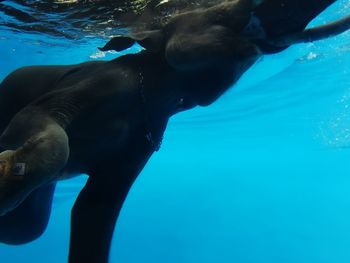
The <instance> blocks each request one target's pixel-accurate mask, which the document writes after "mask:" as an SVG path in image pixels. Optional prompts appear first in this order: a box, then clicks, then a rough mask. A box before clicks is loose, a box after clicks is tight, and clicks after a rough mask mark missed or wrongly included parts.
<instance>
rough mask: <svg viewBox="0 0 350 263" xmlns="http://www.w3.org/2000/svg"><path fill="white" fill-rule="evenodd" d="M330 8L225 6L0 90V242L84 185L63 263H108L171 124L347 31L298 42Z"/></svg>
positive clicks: (28, 70) (320, 1) (300, 2)
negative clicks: (75, 180)
mask: <svg viewBox="0 0 350 263" xmlns="http://www.w3.org/2000/svg"><path fill="white" fill-rule="evenodd" d="M334 2H335V0H333V1H331V0H308V1H305V0H266V1H251V0H241V1H224V2H223V3H221V4H217V5H215V6H212V7H210V8H206V9H199V10H194V11H188V12H185V13H182V14H178V15H176V16H174V17H173V18H172V19H170V20H169V21H168V22H167V23H166V24H165V25H164V26H163V27H161V28H159V29H156V30H152V31H148V32H145V31H144V32H137V33H133V34H131V35H129V36H119V37H117V38H114V39H112V40H111V41H110V42H109V43H107V44H106V46H105V47H103V48H101V49H102V50H111V49H114V50H121V49H124V48H127V47H128V46H131V45H132V44H133V43H134V42H135V41H136V42H139V43H140V44H141V45H142V46H144V47H145V50H143V51H142V52H140V53H138V54H129V55H124V56H121V57H119V58H117V59H114V60H111V61H107V62H105V61H94V62H86V63H82V64H78V65H70V66H32V67H24V68H20V69H18V70H16V71H14V72H13V73H11V74H10V75H9V76H7V77H6V78H5V79H4V81H3V82H2V83H1V87H0V130H1V132H2V134H1V136H0V147H1V153H0V214H1V216H0V242H2V243H5V244H13V245H19V244H24V243H27V242H30V241H32V240H34V239H36V238H38V237H39V236H40V235H41V234H42V233H43V232H44V230H45V228H46V225H47V222H48V219H49V215H50V210H51V202H52V196H53V193H54V189H55V184H56V182H57V181H58V180H63V179H67V178H69V177H72V176H74V175H77V174H80V173H86V174H87V175H88V176H89V178H88V180H87V183H86V185H85V186H84V188H83V189H82V191H81V192H80V194H79V196H78V198H77V200H76V202H75V204H74V206H73V208H72V211H71V233H70V249H69V262H70V263H81V262H90V263H106V262H108V257H109V251H110V244H111V239H112V235H113V230H114V227H115V223H116V220H117V218H118V214H119V212H120V209H121V207H122V205H123V202H124V200H125V198H126V196H127V194H128V191H129V189H130V188H131V186H132V184H133V183H134V181H135V179H136V178H137V176H138V174H139V173H140V172H141V171H142V169H143V168H144V166H145V165H146V163H147V161H148V160H149V158H150V157H151V155H152V154H153V153H154V152H155V151H158V150H159V148H160V145H161V142H162V136H163V133H164V130H165V128H166V126H167V122H168V120H169V118H170V117H171V116H173V115H174V114H176V113H178V112H181V111H185V110H189V109H191V108H193V107H196V106H208V105H210V104H212V103H213V102H215V101H216V100H217V99H218V98H219V97H220V96H221V95H222V94H223V93H224V92H225V91H226V90H227V89H228V88H229V87H230V86H232V85H233V84H234V83H235V82H236V81H237V80H238V79H239V78H240V76H241V75H242V74H243V73H244V72H245V71H246V70H247V69H248V68H249V67H250V66H251V65H253V64H254V63H255V62H256V61H257V59H259V58H260V57H261V56H262V55H264V54H268V53H275V52H280V51H281V50H283V49H285V48H287V47H288V46H289V45H292V44H294V43H298V42H303V41H313V40H318V39H322V38H325V37H329V36H331V35H333V34H337V33H340V32H342V31H344V30H346V29H347V28H348V27H349V23H348V20H349V19H348V18H345V19H343V20H341V21H338V22H335V23H333V24H329V25H325V26H321V27H317V28H314V29H310V30H305V27H306V26H307V24H308V23H309V22H310V21H311V20H312V19H313V18H315V17H316V16H317V15H318V14H319V13H321V12H322V11H323V10H325V9H326V8H327V7H328V6H330V5H331V4H332V3H334Z"/></svg>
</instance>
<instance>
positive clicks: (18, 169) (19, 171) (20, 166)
mask: <svg viewBox="0 0 350 263" xmlns="http://www.w3.org/2000/svg"><path fill="white" fill-rule="evenodd" d="M25 171H26V164H25V163H15V164H14V166H13V168H12V174H13V175H16V176H23V175H24V174H25Z"/></svg>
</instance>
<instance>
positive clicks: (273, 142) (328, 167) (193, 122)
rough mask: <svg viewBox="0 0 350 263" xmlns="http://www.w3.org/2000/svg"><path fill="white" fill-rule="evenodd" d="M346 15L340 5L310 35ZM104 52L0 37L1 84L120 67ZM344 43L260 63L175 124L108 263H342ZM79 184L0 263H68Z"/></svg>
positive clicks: (304, 48)
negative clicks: (48, 73) (17, 72)
mask: <svg viewBox="0 0 350 263" xmlns="http://www.w3.org/2000/svg"><path fill="white" fill-rule="evenodd" d="M349 12H350V4H349V1H345V0H344V1H338V3H337V4H335V5H334V6H332V7H331V8H329V9H328V10H327V11H326V12H325V13H323V14H322V15H321V16H320V17H318V18H317V19H316V20H315V21H313V22H312V25H317V24H322V23H324V22H326V21H331V20H332V19H334V18H337V17H339V16H342V15H344V14H347V13H349ZM102 43H104V40H102V39H98V38H93V37H89V38H85V39H84V41H81V40H80V41H77V40H76V41H74V40H65V39H62V38H54V37H50V36H47V35H44V34H29V33H24V32H22V33H21V32H16V33H14V32H11V31H8V30H6V29H4V28H3V29H1V30H0V79H2V78H3V77H4V76H5V75H6V74H8V73H9V72H11V71H12V70H14V69H16V68H17V67H20V66H24V65H33V64H70V63H77V62H81V61H86V60H95V59H111V58H114V57H117V56H119V55H120V54H118V53H108V54H104V53H99V52H97V50H96V46H98V45H101V44H102ZM349 43H350V33H349V32H348V33H345V34H343V35H341V36H338V37H336V38H332V39H329V40H325V41H321V42H317V43H313V44H303V45H297V46H294V47H292V48H290V49H288V50H286V51H285V52H283V53H280V54H277V55H274V56H267V57H265V58H263V59H262V60H260V61H259V62H258V63H257V64H256V65H255V66H253V68H252V69H251V70H249V71H248V72H247V73H246V74H245V75H244V76H243V78H242V79H241V80H240V81H239V83H238V84H237V85H235V87H233V88H232V89H231V90H230V91H229V92H227V93H226V94H225V95H224V96H223V97H222V98H221V99H220V100H219V101H218V102H217V103H215V104H214V105H212V106H210V107H207V108H196V109H194V110H192V111H190V112H185V113H181V114H179V115H178V116H175V117H173V118H172V119H171V121H170V123H169V126H168V129H167V131H166V134H165V139H164V142H163V146H162V148H161V151H160V152H158V153H156V154H154V156H153V157H152V159H151V160H150V162H149V163H148V165H147V166H146V168H145V170H144V171H143V172H142V174H141V175H140V176H139V178H138V180H137V181H136V183H135V185H134V187H133V188H132V190H131V192H130V194H129V196H128V198H127V200H126V203H125V205H124V207H123V210H122V212H121V215H120V218H119V221H118V223H117V227H116V231H115V235H114V240H113V245H112V254H111V262H112V263H113V262H118V263H140V262H142V263H197V262H201V263H212V262H220V263H232V262H235V263H274V262H276V263H296V262H298V263H334V262H336V263H348V262H350V249H349V244H350V165H349V163H350V162H349V160H350V44H349ZM137 50H138V49H137V47H134V48H133V50H129V52H136V51H137ZM85 180H86V176H84V175H82V176H80V177H78V178H75V179H72V180H70V181H65V182H62V183H60V184H59V186H58V189H57V192H56V196H55V200H54V209H53V213H52V217H51V220H50V223H49V226H48V229H47V231H46V233H45V234H44V235H43V236H42V237H41V238H40V239H38V240H36V241H34V242H32V243H30V244H27V245H24V246H18V247H16V246H5V245H2V244H0V262H1V263H13V262H25V263H26V262H28V263H31V262H35V263H44V262H45V263H47V262H53V263H62V262H66V257H67V253H68V238H69V213H70V209H71V207H72V204H73V202H74V200H75V198H76V196H77V194H78V192H79V190H80V189H81V188H82V186H83V185H84V182H85Z"/></svg>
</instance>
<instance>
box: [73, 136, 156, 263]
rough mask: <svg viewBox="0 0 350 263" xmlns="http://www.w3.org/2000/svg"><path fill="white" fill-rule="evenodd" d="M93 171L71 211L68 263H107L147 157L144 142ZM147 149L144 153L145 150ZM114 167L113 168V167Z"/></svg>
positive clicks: (147, 151) (146, 144) (148, 155)
mask: <svg viewBox="0 0 350 263" xmlns="http://www.w3.org/2000/svg"><path fill="white" fill-rule="evenodd" d="M141 138H142V140H143V141H144V142H143V144H141V143H140V144H138V142H137V141H140V140H134V144H135V145H136V146H137V145H138V146H137V147H136V146H135V147H130V148H129V150H128V151H124V152H123V153H119V155H122V156H119V157H116V158H105V160H104V161H103V163H100V164H98V166H99V168H98V169H92V171H91V173H90V178H89V179H88V182H87V184H86V185H85V187H84V188H83V190H82V191H81V193H80V194H79V197H78V199H77V200H76V202H75V204H74V207H73V209H72V218H71V239H70V250H69V263H80V262H89V263H107V262H108V256H109V250H110V245H111V239H112V235H113V231H114V226H115V223H116V220H117V217H118V215H119V212H120V209H121V208H122V205H123V202H124V200H125V198H126V196H127V194H128V191H129V189H130V188H131V186H132V184H133V182H134V180H135V178H136V177H137V175H138V174H139V172H140V171H141V170H142V168H143V167H144V165H145V164H146V162H147V160H148V158H149V157H150V150H149V149H148V148H149V145H148V143H147V141H146V140H145V139H144V138H143V136H141ZM146 149H147V150H146ZM114 164H115V165H114Z"/></svg>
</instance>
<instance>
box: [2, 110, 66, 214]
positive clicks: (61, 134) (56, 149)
mask: <svg viewBox="0 0 350 263" xmlns="http://www.w3.org/2000/svg"><path fill="white" fill-rule="evenodd" d="M28 119H30V120H31V122H30V123H28V122H27V120H28ZM0 144H1V146H2V147H4V148H7V149H11V150H7V151H4V152H2V153H1V154H0V215H4V214H6V213H7V212H9V211H11V210H13V209H14V208H15V207H17V206H18V205H19V204H20V203H21V202H23V201H24V199H25V198H26V197H27V196H28V195H29V194H30V193H31V192H32V191H33V190H35V189H37V188H38V187H40V186H42V185H45V184H46V183H48V182H50V181H52V180H54V179H55V176H57V174H58V173H59V171H60V170H61V169H62V168H63V167H64V165H65V164H66V162H67V159H68V155H69V146H68V137H67V135H66V133H65V131H64V130H63V129H62V128H61V127H60V126H59V125H58V124H57V123H56V122H55V121H54V120H53V119H51V118H50V117H49V116H47V115H46V114H45V113H43V112H41V111H40V110H38V109H35V108H30V107H28V108H25V109H23V110H22V111H20V112H19V113H18V114H16V116H15V117H14V118H13V119H12V121H11V122H10V124H9V126H8V127H7V129H6V130H5V131H4V133H3V134H2V135H1V137H0Z"/></svg>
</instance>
